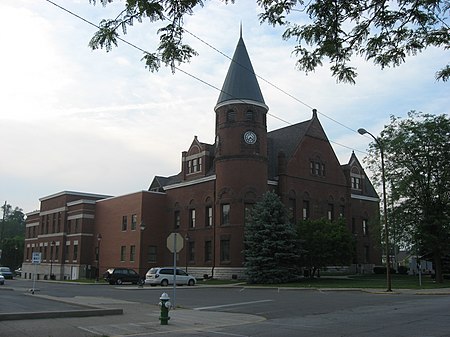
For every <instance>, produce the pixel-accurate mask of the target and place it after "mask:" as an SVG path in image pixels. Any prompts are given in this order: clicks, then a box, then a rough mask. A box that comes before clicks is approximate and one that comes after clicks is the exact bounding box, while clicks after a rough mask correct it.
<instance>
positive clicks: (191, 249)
mask: <svg viewBox="0 0 450 337" xmlns="http://www.w3.org/2000/svg"><path fill="white" fill-rule="evenodd" d="M188 252H189V254H188V260H189V262H194V261H195V241H189V242H188Z"/></svg>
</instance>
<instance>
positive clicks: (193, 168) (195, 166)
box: [192, 158, 198, 172]
mask: <svg viewBox="0 0 450 337" xmlns="http://www.w3.org/2000/svg"><path fill="white" fill-rule="evenodd" d="M192 171H193V172H197V171H198V159H197V158H195V159H193V160H192Z"/></svg>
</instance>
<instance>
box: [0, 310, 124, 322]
mask: <svg viewBox="0 0 450 337" xmlns="http://www.w3.org/2000/svg"><path fill="white" fill-rule="evenodd" d="M108 315H123V310H122V309H82V310H67V311H41V312H11V313H3V314H2V313H0V321H13V320H23V319H44V318H67V317H90V316H108Z"/></svg>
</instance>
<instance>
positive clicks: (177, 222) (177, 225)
mask: <svg viewBox="0 0 450 337" xmlns="http://www.w3.org/2000/svg"><path fill="white" fill-rule="evenodd" d="M180 222H181V219H180V211H175V213H174V227H175V228H180Z"/></svg>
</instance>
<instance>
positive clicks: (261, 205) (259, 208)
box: [244, 192, 300, 283]
mask: <svg viewBox="0 0 450 337" xmlns="http://www.w3.org/2000/svg"><path fill="white" fill-rule="evenodd" d="M244 244H245V247H246V248H245V250H244V254H245V267H246V273H247V275H248V282H249V283H282V282H289V281H292V280H294V279H296V278H297V277H298V276H299V268H298V260H299V250H300V249H299V246H298V241H297V240H296V233H295V227H294V225H293V224H292V223H290V222H289V220H288V216H287V211H286V208H285V206H284V204H283V203H282V202H281V200H280V198H279V197H278V196H277V195H276V194H275V193H273V192H267V193H265V194H264V195H263V198H262V200H261V201H260V202H258V203H257V204H255V206H254V207H253V209H252V210H251V212H250V217H249V218H248V219H247V223H246V225H245V235H244Z"/></svg>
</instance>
